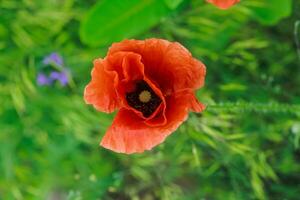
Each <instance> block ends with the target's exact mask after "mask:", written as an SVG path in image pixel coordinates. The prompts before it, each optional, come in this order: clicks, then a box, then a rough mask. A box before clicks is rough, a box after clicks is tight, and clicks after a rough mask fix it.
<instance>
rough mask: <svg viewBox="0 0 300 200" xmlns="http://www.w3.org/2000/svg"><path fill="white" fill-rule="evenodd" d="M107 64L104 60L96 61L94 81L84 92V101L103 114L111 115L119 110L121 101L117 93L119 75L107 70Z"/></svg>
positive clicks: (93, 72)
mask: <svg viewBox="0 0 300 200" xmlns="http://www.w3.org/2000/svg"><path fill="white" fill-rule="evenodd" d="M107 65H108V64H107V62H106V61H105V60H102V59H96V60H95V61H94V68H93V70H92V73H91V75H92V80H91V82H90V83H89V84H88V85H87V86H86V88H85V91H84V100H85V102H86V103H87V104H92V105H93V106H94V107H95V108H96V109H97V110H99V111H101V112H106V113H110V112H113V111H114V110H115V109H117V108H119V100H118V97H117V94H116V91H115V86H116V85H117V84H118V75H117V73H116V72H114V71H109V70H107V69H106V68H107Z"/></svg>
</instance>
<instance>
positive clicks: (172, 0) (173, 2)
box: [164, 0, 184, 9]
mask: <svg viewBox="0 0 300 200" xmlns="http://www.w3.org/2000/svg"><path fill="white" fill-rule="evenodd" d="M164 1H165V3H166V4H167V6H168V7H169V8H171V9H175V8H177V7H178V6H179V5H180V4H181V3H182V2H183V1H184V0H164Z"/></svg>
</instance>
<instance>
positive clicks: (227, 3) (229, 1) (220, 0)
mask: <svg viewBox="0 0 300 200" xmlns="http://www.w3.org/2000/svg"><path fill="white" fill-rule="evenodd" d="M207 2H209V3H212V4H214V5H215V6H217V7H219V8H221V9H228V8H230V7H231V6H233V5H234V4H236V3H238V2H240V0H207Z"/></svg>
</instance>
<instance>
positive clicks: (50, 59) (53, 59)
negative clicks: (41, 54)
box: [43, 52, 64, 67]
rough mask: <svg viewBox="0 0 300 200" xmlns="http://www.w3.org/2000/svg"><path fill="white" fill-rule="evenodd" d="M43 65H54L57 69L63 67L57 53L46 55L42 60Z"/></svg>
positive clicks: (62, 62)
mask: <svg viewBox="0 0 300 200" xmlns="http://www.w3.org/2000/svg"><path fill="white" fill-rule="evenodd" d="M43 64H44V65H51V64H55V65H57V66H59V67H63V65H64V61H63V59H62V57H61V56H60V55H59V54H58V53H55V52H53V53H51V54H50V55H48V56H46V57H45V58H44V60H43Z"/></svg>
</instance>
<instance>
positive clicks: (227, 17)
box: [0, 0, 300, 200]
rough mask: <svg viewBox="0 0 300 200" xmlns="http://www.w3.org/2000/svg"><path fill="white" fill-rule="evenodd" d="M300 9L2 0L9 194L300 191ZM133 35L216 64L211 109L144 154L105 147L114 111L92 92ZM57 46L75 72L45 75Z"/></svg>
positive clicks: (0, 49)
mask: <svg viewBox="0 0 300 200" xmlns="http://www.w3.org/2000/svg"><path fill="white" fill-rule="evenodd" d="M299 19H300V1H298V0H294V1H292V0H285V1H280V0H264V1H261V0H242V1H241V3H240V4H238V5H237V6H234V7H233V8H231V9H229V10H226V11H222V10H219V9H217V8H215V7H213V6H212V5H210V4H207V3H205V2H204V1H203V0H174V1H170V0H165V1H160V0H142V1H136V0H134V1H133V0H132V1H129V0H124V1H121V0H102V1H96V0H43V1H40V0H0V105H1V107H0V131H1V132H0V199H4V200H11V199H16V200H22V199H26V200H27V199H30V200H31V199H33V200H35V199H37V200H40V199H47V200H60V199H68V200H90V199H91V200H94V199H105V200H106V199H107V200H110V199H118V200H119V199H120V200H126V199H133V200H138V199H143V200H144V199H145V200H151V199H164V200H176V199H180V200H181V199H187V200H189V199H190V200H194V199H195V200H196V199H207V200H214V199H218V200H225V199H229V200H231V199H232V200H233V199H246V200H247V199H262V200H263V199H271V200H277V199H278V200H281V199H286V200H297V199H299V197H300V90H299V85H300V78H299V73H300V60H299V59H300V58H297V49H296V44H295V39H294V37H295V36H294V35H293V34H294V32H297V31H295V30H294V27H295V23H296V21H297V20H299ZM127 37H130V38H137V39H143V38H148V37H159V38H166V39H169V40H172V41H179V42H181V43H182V44H184V45H185V46H186V47H187V48H188V49H190V50H191V52H192V53H193V55H194V56H195V57H197V58H199V59H201V60H202V61H203V62H204V63H205V64H206V65H207V71H208V74H207V79H206V86H205V88H203V89H202V90H200V91H199V92H198V94H197V95H198V97H199V99H200V100H201V101H202V102H204V103H205V104H206V105H208V108H207V110H206V111H205V112H203V113H202V114H200V115H198V114H197V115H196V114H191V115H190V118H189V120H188V121H187V122H186V123H185V124H184V125H183V126H181V127H180V128H179V129H178V131H176V132H175V133H174V134H172V135H171V136H170V137H169V138H168V139H167V140H166V141H165V142H164V143H163V144H161V145H159V146H158V147H156V148H155V149H153V150H152V151H149V152H145V153H143V154H136V155H122V154H116V153H114V152H111V151H108V150H105V149H103V148H101V147H99V146H98V143H99V141H100V139H101V137H102V135H103V134H104V133H105V130H106V128H107V127H108V126H109V125H110V123H111V120H112V119H113V115H106V114H103V113H99V112H96V111H95V110H94V109H93V108H92V107H91V106H87V105H85V104H84V102H83V98H82V93H83V89H84V86H85V85H86V84H87V83H88V82H89V79H90V70H91V67H92V60H93V59H94V58H96V57H103V56H105V54H106V50H107V48H108V46H109V45H110V43H111V42H113V41H119V40H121V39H123V38H127ZM296 37H298V39H299V37H300V36H299V35H298V36H296ZM52 52H58V53H60V54H61V55H62V56H63V58H64V60H65V63H66V65H67V67H69V68H70V69H71V73H72V78H73V80H74V84H72V85H70V86H68V87H62V86H60V85H59V84H56V85H52V86H48V87H46V86H44V87H42V86H38V85H37V83H36V76H37V73H38V70H39V69H40V67H41V65H42V60H43V58H44V57H45V56H47V55H48V54H50V53H52Z"/></svg>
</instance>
